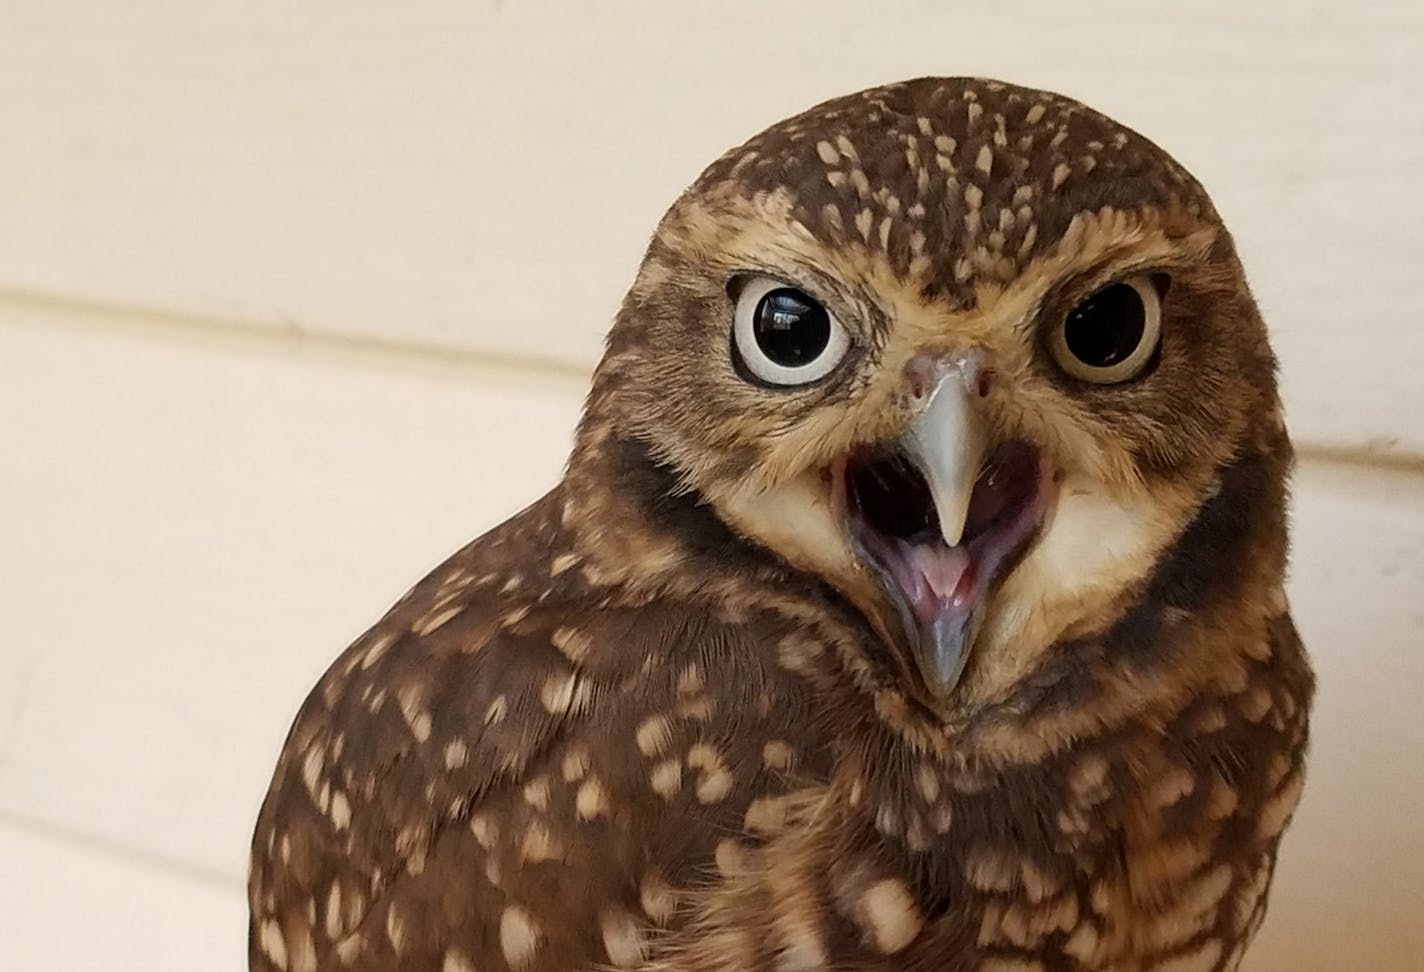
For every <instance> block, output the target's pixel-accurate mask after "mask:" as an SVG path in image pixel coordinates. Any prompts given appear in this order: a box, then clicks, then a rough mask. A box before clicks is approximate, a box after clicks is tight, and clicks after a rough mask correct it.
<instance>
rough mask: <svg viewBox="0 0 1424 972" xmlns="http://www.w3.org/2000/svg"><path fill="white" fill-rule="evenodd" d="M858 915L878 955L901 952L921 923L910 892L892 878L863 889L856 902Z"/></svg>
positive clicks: (913, 937)
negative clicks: (858, 909) (858, 905)
mask: <svg viewBox="0 0 1424 972" xmlns="http://www.w3.org/2000/svg"><path fill="white" fill-rule="evenodd" d="M860 913H861V916H862V919H863V921H864V923H865V928H866V931H868V932H869V933H870V937H871V941H873V942H874V943H875V948H876V949H877V950H878V951H879V952H880V953H881V954H882V955H894V954H895V953H896V952H900V951H903V950H904V949H905V948H906V947H908V946H909V944H910V943H911V942H912V941H914V940H915V936H916V935H918V934H919V933H920V929H921V928H922V927H924V923H925V922H924V918H922V917H921V916H920V911H919V908H917V907H916V906H915V899H914V898H913V897H911V896H910V889H909V888H908V887H906V886H905V882H903V881H900V880H898V879H895V878H886V879H885V880H883V881H876V882H875V883H874V884H872V885H871V886H870V887H868V888H866V889H865V893H864V894H862V895H861V898H860Z"/></svg>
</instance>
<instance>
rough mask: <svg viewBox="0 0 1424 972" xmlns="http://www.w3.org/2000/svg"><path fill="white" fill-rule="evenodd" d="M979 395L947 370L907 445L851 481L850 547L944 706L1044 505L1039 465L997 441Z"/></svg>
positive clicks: (857, 462) (856, 464)
mask: <svg viewBox="0 0 1424 972" xmlns="http://www.w3.org/2000/svg"><path fill="white" fill-rule="evenodd" d="M973 384H974V383H973V382H970V381H966V377H965V375H964V374H963V373H962V371H961V369H959V368H957V367H954V366H949V367H947V368H945V369H944V370H943V372H942V373H941V374H940V376H939V377H938V379H937V382H936V384H935V385H934V387H933V388H932V389H931V391H930V394H929V396H928V397H927V398H926V399H925V403H924V405H923V406H922V408H921V411H920V413H919V415H918V416H916V417H915V419H914V421H913V423H912V424H911V426H910V428H909V429H908V430H907V431H906V432H905V434H904V435H903V436H902V437H901V438H900V439H899V440H898V441H897V442H896V443H894V444H893V446H892V447H891V448H890V449H888V450H886V451H882V452H877V453H875V454H872V455H868V456H863V457H858V458H856V459H854V460H852V461H851V462H850V463H848V465H847V470H846V496H847V516H848V519H849V532H850V537H851V541H852V545H853V546H854V547H855V548H856V550H857V553H858V554H859V555H860V556H861V558H862V559H863V560H864V561H865V562H866V563H867V564H868V565H869V566H870V567H871V568H872V569H873V570H874V572H875V573H876V575H877V577H878V578H879V580H880V584H881V587H882V588H883V589H884V590H885V592H886V594H887V595H888V596H889V597H890V600H891V601H892V602H893V603H894V604H895V605H896V608H897V610H898V611H899V613H900V616H901V621H902V623H903V625H904V628H905V632H906V635H907V639H908V641H909V646H910V649H911V652H912V654H913V656H914V660H915V663H916V667H917V668H918V670H919V674H920V676H921V678H922V680H923V682H924V685H925V688H926V689H927V690H928V692H929V694H930V695H931V696H932V697H933V698H934V699H936V700H937V701H943V700H944V699H945V698H946V697H947V696H948V695H949V694H950V693H951V692H952V691H953V689H954V687H955V686H956V685H957V684H958V682H959V679H960V676H961V675H962V674H963V672H964V666H965V663H966V662H967V660H968V659H969V656H970V652H971V649H972V646H973V643H974V639H975V636H976V634H977V633H978V630H979V627H980V625H981V624H982V622H983V620H984V616H985V613H986V609H987V606H988V601H989V594H990V593H991V591H992V589H993V588H994V587H995V586H996V585H997V583H998V582H999V581H1000V580H1001V579H1002V578H1003V577H1004V576H1005V575H1006V574H1007V572H1008V571H1009V570H1010V569H1011V568H1012V567H1013V565H1014V563H1015V562H1016V560H1017V558H1018V557H1019V556H1021V555H1022V553H1023V552H1024V550H1025V549H1026V548H1027V546H1028V545H1029V543H1030V542H1031V541H1032V539H1033V537H1034V536H1035V535H1036V534H1037V532H1038V529H1039V527H1040V525H1041V524H1042V522H1043V517H1044V515H1045V512H1046V508H1047V504H1048V492H1049V485H1050V482H1049V479H1048V477H1047V476H1045V475H1044V472H1043V468H1042V463H1040V461H1039V458H1038V455H1037V453H1036V452H1035V450H1033V449H1032V448H1030V447H1029V446H1027V445H1025V444H1023V443H1018V442H1010V443H994V442H993V441H991V436H990V433H989V429H988V426H987V423H986V422H985V419H984V417H983V415H982V414H981V411H980V402H979V400H978V396H977V395H976V394H975V393H974V391H973V388H972V387H971V386H972V385H973Z"/></svg>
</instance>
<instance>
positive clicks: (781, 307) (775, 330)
mask: <svg viewBox="0 0 1424 972" xmlns="http://www.w3.org/2000/svg"><path fill="white" fill-rule="evenodd" d="M752 326H753V327H754V328H755V331H756V342H757V346H758V347H759V348H761V350H762V353H763V354H765V355H766V356H767V357H768V358H770V359H771V360H772V361H774V362H776V363H777V364H779V365H781V366H782V367H783V368H799V367H801V366H803V365H808V364H810V363H811V362H813V361H815V360H816V359H817V358H818V357H820V355H821V352H822V351H824V350H826V345H827V344H829V343H830V341H831V317H830V315H829V314H827V313H826V309H825V308H824V307H822V306H821V305H820V304H818V303H816V302H815V301H814V300H812V299H811V298H810V297H807V296H806V295H805V294H803V293H802V292H801V291H799V290H793V289H792V288H790V287H781V288H779V289H777V290H773V291H771V292H770V293H768V294H767V295H766V296H765V297H763V298H762V299H761V302H760V303H758V304H757V308H756V316H755V317H754V318H753V325H752Z"/></svg>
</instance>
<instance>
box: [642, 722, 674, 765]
mask: <svg viewBox="0 0 1424 972" xmlns="http://www.w3.org/2000/svg"><path fill="white" fill-rule="evenodd" d="M634 739H635V740H636V741H637V743H638V752H640V753H642V754H643V755H644V756H658V755H661V754H662V753H665V752H667V751H668V747H669V746H671V745H672V722H671V720H669V719H668V717H667V716H665V715H655V716H653V717H651V718H649V719H644V720H643V722H642V723H640V724H639V726H638V728H637V730H636V731H635V733H634Z"/></svg>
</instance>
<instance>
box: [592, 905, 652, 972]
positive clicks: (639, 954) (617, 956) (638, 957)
mask: <svg viewBox="0 0 1424 972" xmlns="http://www.w3.org/2000/svg"><path fill="white" fill-rule="evenodd" d="M598 927H599V929H600V930H601V931H602V933H603V950H604V951H605V952H607V953H608V960H609V961H610V962H612V963H613V964H614V965H616V966H617V967H619V968H621V969H630V968H633V967H635V966H637V965H639V964H641V963H642V961H643V957H644V954H645V951H646V948H645V945H646V943H645V941H644V938H643V930H642V928H641V927H639V925H638V923H637V922H636V921H634V920H633V916H632V915H630V914H628V913H627V912H626V911H622V910H621V909H620V910H610V911H605V912H604V913H603V914H602V915H600V916H599V919H598Z"/></svg>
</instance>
